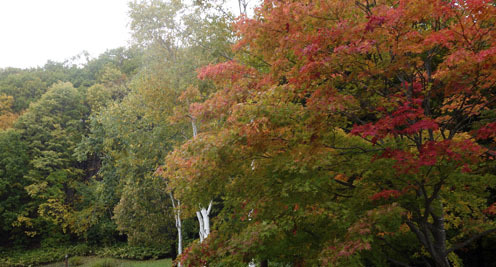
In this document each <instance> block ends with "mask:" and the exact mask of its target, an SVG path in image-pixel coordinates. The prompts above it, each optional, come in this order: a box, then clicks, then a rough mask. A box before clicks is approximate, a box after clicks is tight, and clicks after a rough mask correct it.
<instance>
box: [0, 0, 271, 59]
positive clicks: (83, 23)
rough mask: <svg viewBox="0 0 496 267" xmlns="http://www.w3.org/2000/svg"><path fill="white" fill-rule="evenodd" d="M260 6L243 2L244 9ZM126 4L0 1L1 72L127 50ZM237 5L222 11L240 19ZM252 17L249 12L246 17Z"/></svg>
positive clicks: (121, 0)
mask: <svg viewBox="0 0 496 267" xmlns="http://www.w3.org/2000/svg"><path fill="white" fill-rule="evenodd" d="M260 1H261V0H248V3H249V4H250V5H249V9H252V8H253V6H254V5H256V4H257V3H259V2H260ZM128 2H129V0H0V68H5V67H16V68H29V67H37V66H43V65H44V64H45V63H46V62H47V60H52V61H57V62H62V61H64V60H66V59H70V58H71V57H74V56H76V55H77V54H80V53H81V52H83V51H87V52H89V53H90V56H91V57H97V56H98V55H99V54H101V53H103V52H105V51H106V50H107V49H112V48H117V47H120V46H127V45H128V43H129V42H130V40H131V34H130V31H129V18H128V5H127V3H128ZM237 3H238V1H237V0H226V5H227V7H228V8H230V9H231V10H232V11H234V13H235V14H239V8H238V4H237ZM249 13H252V12H249Z"/></svg>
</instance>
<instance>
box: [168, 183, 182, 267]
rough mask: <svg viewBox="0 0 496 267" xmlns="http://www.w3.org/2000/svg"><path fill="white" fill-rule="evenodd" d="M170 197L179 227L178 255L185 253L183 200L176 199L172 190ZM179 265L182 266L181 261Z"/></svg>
mask: <svg viewBox="0 0 496 267" xmlns="http://www.w3.org/2000/svg"><path fill="white" fill-rule="evenodd" d="M169 196H170V199H171V201H172V208H173V209H174V219H175V220H176V229H177V256H178V257H179V256H181V254H183V233H182V222H181V201H180V200H177V205H176V201H175V200H174V197H173V196H172V192H169ZM177 266H178V267H181V262H179V263H178V265H177Z"/></svg>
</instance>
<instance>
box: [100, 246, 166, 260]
mask: <svg viewBox="0 0 496 267" xmlns="http://www.w3.org/2000/svg"><path fill="white" fill-rule="evenodd" d="M170 253H171V247H170V246H169V247H166V246H160V247H153V246H146V247H145V246H129V245H121V246H113V247H105V248H102V249H99V250H97V251H96V255H97V256H100V257H113V258H119V259H130V260H146V259H158V258H163V257H165V256H167V255H170Z"/></svg>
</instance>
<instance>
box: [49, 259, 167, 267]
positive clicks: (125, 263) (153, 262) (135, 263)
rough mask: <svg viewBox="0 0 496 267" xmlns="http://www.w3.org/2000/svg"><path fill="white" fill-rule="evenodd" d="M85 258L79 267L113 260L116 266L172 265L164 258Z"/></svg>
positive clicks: (59, 266) (54, 265) (58, 266)
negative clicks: (144, 259)
mask: <svg viewBox="0 0 496 267" xmlns="http://www.w3.org/2000/svg"><path fill="white" fill-rule="evenodd" d="M81 258H82V259H83V262H84V263H83V264H82V265H79V267H93V266H95V265H96V266H102V265H99V263H100V264H101V263H103V262H104V261H106V262H112V263H114V264H115V265H113V266H114V267H171V266H172V260H171V259H162V260H148V261H133V260H122V259H113V258H99V257H81ZM64 266H65V265H64V263H63V262H57V263H52V264H47V265H43V267H64Z"/></svg>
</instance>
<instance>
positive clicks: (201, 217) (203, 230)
mask: <svg viewBox="0 0 496 267" xmlns="http://www.w3.org/2000/svg"><path fill="white" fill-rule="evenodd" d="M191 127H192V129H193V138H196V136H197V135H198V127H197V126H196V119H195V118H194V117H191ZM211 209H212V201H210V204H209V205H208V208H206V209H205V208H200V210H199V211H197V212H196V217H197V218H198V224H199V226H200V230H199V235H200V242H203V240H205V238H207V237H208V235H209V234H210V210H211Z"/></svg>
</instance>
